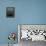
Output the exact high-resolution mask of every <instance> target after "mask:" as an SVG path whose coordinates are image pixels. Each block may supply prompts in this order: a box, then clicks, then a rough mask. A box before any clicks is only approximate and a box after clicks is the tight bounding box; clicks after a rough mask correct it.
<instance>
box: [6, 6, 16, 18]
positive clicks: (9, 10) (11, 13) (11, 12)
mask: <svg viewBox="0 0 46 46" xmlns="http://www.w3.org/2000/svg"><path fill="white" fill-rule="evenodd" d="M6 17H12V18H13V17H15V7H6Z"/></svg>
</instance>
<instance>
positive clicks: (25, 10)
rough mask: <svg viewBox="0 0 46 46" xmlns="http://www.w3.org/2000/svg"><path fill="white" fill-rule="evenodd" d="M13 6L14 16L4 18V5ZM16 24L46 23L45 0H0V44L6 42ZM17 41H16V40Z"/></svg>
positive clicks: (14, 29) (15, 29)
mask: <svg viewBox="0 0 46 46" xmlns="http://www.w3.org/2000/svg"><path fill="white" fill-rule="evenodd" d="M12 6H13V7H15V11H16V12H15V13H16V15H15V18H6V7H12ZM17 24H46V0H0V44H1V43H8V39H7V36H8V34H9V32H11V31H12V32H17ZM16 42H17V41H16Z"/></svg>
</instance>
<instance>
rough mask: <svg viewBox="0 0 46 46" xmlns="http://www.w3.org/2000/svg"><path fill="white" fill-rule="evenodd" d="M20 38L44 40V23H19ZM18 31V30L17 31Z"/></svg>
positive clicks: (45, 26)
mask: <svg viewBox="0 0 46 46" xmlns="http://www.w3.org/2000/svg"><path fill="white" fill-rule="evenodd" d="M19 27H20V30H19V31H20V40H31V41H46V25H26V24H25V25H19ZM18 33H19V32H18Z"/></svg>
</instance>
